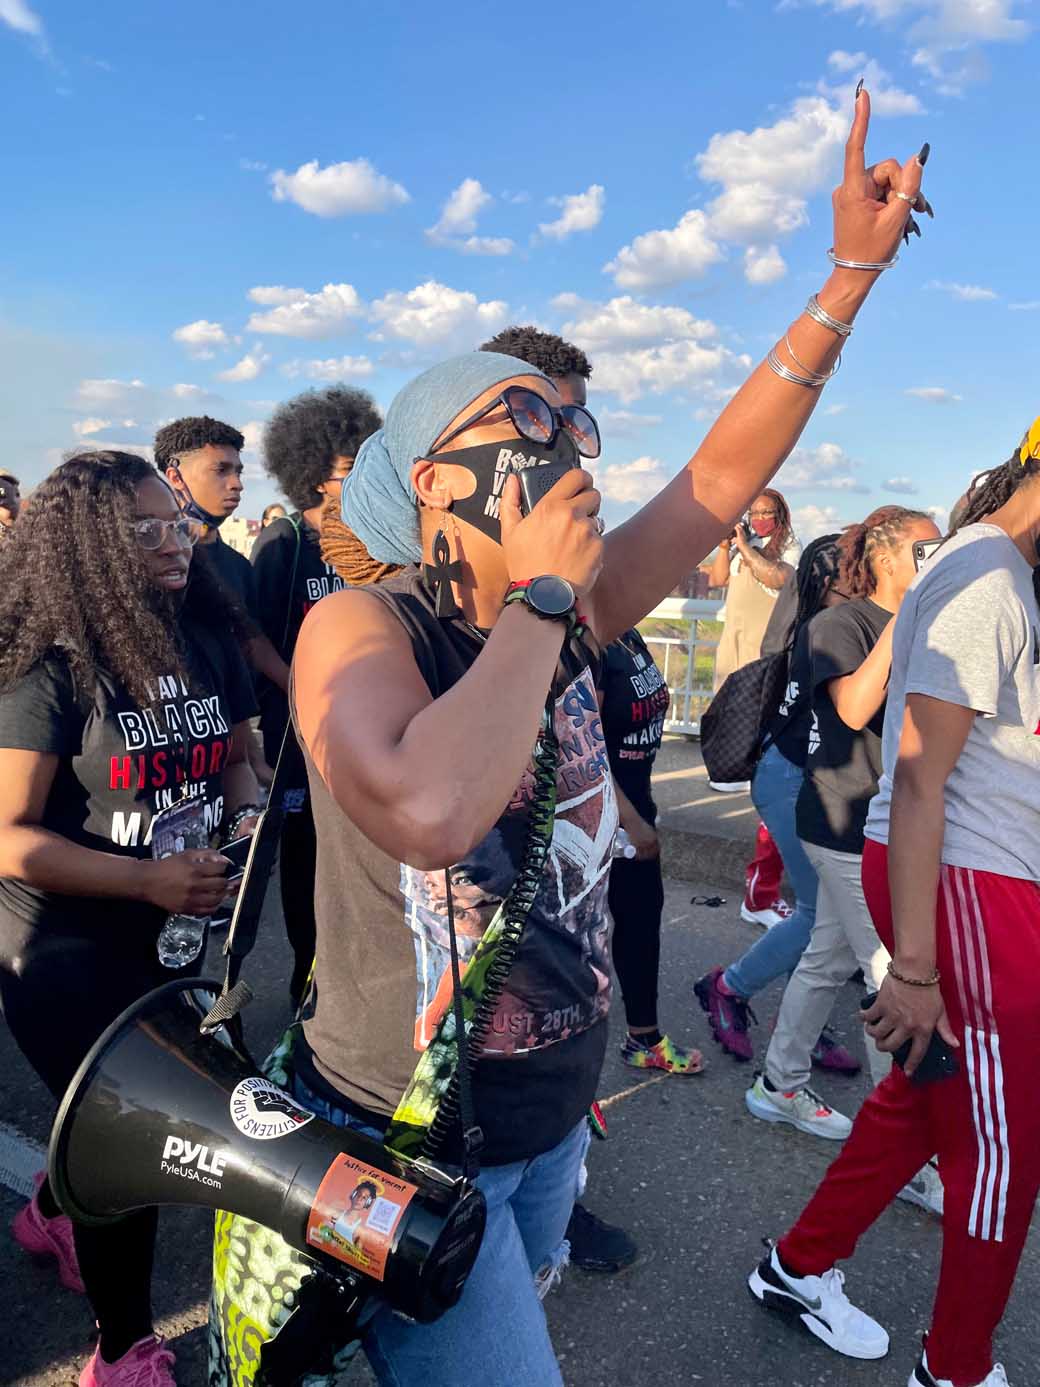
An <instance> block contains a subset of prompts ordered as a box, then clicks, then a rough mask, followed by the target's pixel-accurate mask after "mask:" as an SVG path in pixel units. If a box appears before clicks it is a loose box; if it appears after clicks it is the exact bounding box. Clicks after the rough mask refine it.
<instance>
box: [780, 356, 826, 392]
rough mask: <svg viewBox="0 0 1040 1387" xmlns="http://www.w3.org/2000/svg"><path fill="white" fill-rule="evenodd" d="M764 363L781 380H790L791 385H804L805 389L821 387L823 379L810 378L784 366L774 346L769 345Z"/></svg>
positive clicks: (820, 388)
mask: <svg viewBox="0 0 1040 1387" xmlns="http://www.w3.org/2000/svg"><path fill="white" fill-rule="evenodd" d="M766 365H767V366H768V367H769V369H770V370H771V371H772V372H773V374H774V375H775V376H779V377H780V379H781V380H786V381H790V383H791V384H792V385H804V386H805V388H806V389H807V390H822V389H823V386H824V381H822V380H810V379H809V378H808V377H807V376H800V375H798V374H797V372H795V371H792V370H791V369H790V367H788V366H785V365H784V363H783V362H782V361H781V360H780V358H779V357H778V356H777V354H776V348H775V347H770V349H769V354H768V356H767V357H766Z"/></svg>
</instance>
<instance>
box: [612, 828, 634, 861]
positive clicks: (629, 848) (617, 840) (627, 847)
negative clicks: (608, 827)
mask: <svg viewBox="0 0 1040 1387" xmlns="http://www.w3.org/2000/svg"><path fill="white" fill-rule="evenodd" d="M635 855H636V845H635V843H633V842H632V839H631V838H630V837H629V836H628V834H627V833H626V832H625V830H624V829H623V828H619V829H618V831H617V833H616V834H615V835H614V856H615V857H629V858H631V857H635Z"/></svg>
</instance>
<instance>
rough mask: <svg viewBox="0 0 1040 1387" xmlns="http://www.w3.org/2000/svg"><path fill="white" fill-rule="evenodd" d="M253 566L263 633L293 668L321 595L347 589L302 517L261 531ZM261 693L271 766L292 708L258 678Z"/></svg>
mask: <svg viewBox="0 0 1040 1387" xmlns="http://www.w3.org/2000/svg"><path fill="white" fill-rule="evenodd" d="M251 562H252V565H253V573H254V575H255V578H256V601H257V621H258V622H259V625H260V629H261V630H262V631H263V633H264V635H265V636H267V638H268V640H269V641H270V642H271V644H272V645H273V646H274V648H275V650H277V651H278V654H279V655H281V657H282V659H283V660H284V661H285V663H286V664H290V663H291V662H292V656H293V651H294V650H295V649H296V639H297V637H298V636H299V634H300V627H301V625H302V624H303V618H304V617H305V616H306V615H307V613H308V612H309V611H310V609H311V608H312V607H313V606H314V605H315V604H316V603H317V602H320V601H321V599H322V598H323V597H328V595H329V593H330V592H338V591H339V590H340V589H341V588H343V587H345V586H346V585H345V583H344V582H343V579H342V578H340V577H339V576H338V574H337V573H336V570H335V569H334V568H333V567H332V565H331V564H327V563H326V562H325V560H324V559H323V558H322V557H321V544H320V541H319V537H318V534H317V531H315V530H313V529H312V528H311V527H310V525H308V524H307V522H306V521H305V520H303V519H302V518H301V517H300V516H298V515H297V516H295V517H294V518H293V519H292V520H290V519H289V518H288V517H282V518H281V519H280V520H274V521H272V522H271V524H270V525H268V526H267V527H266V528H265V529H263V530H261V531H260V535H259V537H258V539H257V541H256V544H255V545H254V546H253V552H252V555H251ZM290 588H291V591H290ZM257 694H258V697H259V700H260V730H261V732H262V734H263V739H264V753H265V755H266V756H267V759H268V761H269V762H270V764H271V765H272V766H273V765H274V758H275V757H277V755H278V749H279V747H280V746H281V744H282V735H283V734H284V732H285V729H286V727H287V725H288V722H289V704H288V701H287V700H286V697H285V694H284V693H282V691H281V689H279V688H277V687H275V685H273V684H271V683H270V682H268V681H267V680H265V679H261V680H258V688H257Z"/></svg>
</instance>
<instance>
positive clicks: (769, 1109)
mask: <svg viewBox="0 0 1040 1387" xmlns="http://www.w3.org/2000/svg"><path fill="white" fill-rule="evenodd" d="M744 1102H745V1103H746V1104H747V1110H748V1112H749V1113H750V1114H751V1116H752V1117H760V1118H761V1119H762V1121H763V1122H787V1123H789V1124H790V1125H791V1126H792V1127H797V1128H798V1130H799V1132H807V1133H808V1134H809V1136H811V1137H825V1138H826V1139H827V1140H828V1141H844V1140H845V1138H846V1137H847V1136H848V1134H849V1133H850V1132H851V1131H852V1123H851V1122H850V1121H849V1119H848V1118H847V1117H843V1116H842V1114H841V1113H840V1112H835V1111H834V1109H833V1108H829V1107H828V1106H827V1104H826V1103H825V1102H824V1101H823V1099H822V1098H821V1097H820V1095H819V1094H818V1093H813V1091H812V1089H811V1088H796V1089H792V1090H791V1092H790V1093H781V1092H780V1090H779V1089H777V1088H767V1087H766V1080H765V1075H764V1074H759V1075H758V1076H757V1077H756V1078H755V1082H754V1083H753V1084H752V1086H751V1087H750V1088H749V1089H748V1091H747V1093H745V1094H744Z"/></svg>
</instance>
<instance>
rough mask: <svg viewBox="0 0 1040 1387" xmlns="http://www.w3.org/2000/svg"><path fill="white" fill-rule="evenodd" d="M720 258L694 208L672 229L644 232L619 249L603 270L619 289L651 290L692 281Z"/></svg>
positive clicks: (702, 218)
mask: <svg viewBox="0 0 1040 1387" xmlns="http://www.w3.org/2000/svg"><path fill="white" fill-rule="evenodd" d="M723 258H724V257H723V252H722V248H721V247H720V246H719V244H718V243H717V242H716V241H715V240H714V239H713V237H712V235H711V231H710V228H709V225H708V218H707V216H706V215H705V214H704V212H702V211H700V210H699V209H696V208H695V209H694V210H693V211H690V212H686V213H685V214H684V215H683V216H682V217H681V218H680V220H679V222H678V224H677V225H676V226H674V227H672V228H671V230H666V231H645V232H643V234H642V235H641V236H637V237H636V238H635V240H634V241H633V242H632V244H631V245H628V246H622V248H621V249H620V250H619V251H618V253H617V255H616V256H615V257H614V259H613V260H610V261H608V262H607V264H606V265H604V266H603V269H604V272H605V273H607V274H612V275H613V276H614V282H615V283H616V284H617V285H618V287H619V288H621V289H635V290H642V289H654V288H657V287H659V286H660V285H662V284H678V283H680V282H681V281H682V280H684V279H694V278H696V277H697V276H699V275H702V274H704V272H705V270H707V269H708V267H709V266H710V265H714V264H716V263H717V262H718V261H719V260H722V259H723Z"/></svg>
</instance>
